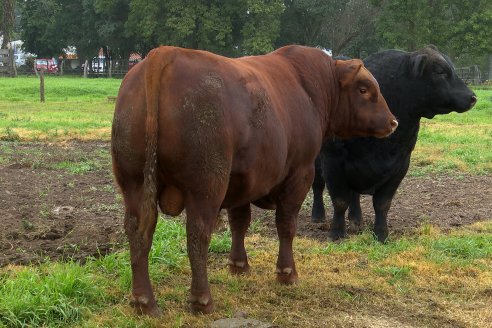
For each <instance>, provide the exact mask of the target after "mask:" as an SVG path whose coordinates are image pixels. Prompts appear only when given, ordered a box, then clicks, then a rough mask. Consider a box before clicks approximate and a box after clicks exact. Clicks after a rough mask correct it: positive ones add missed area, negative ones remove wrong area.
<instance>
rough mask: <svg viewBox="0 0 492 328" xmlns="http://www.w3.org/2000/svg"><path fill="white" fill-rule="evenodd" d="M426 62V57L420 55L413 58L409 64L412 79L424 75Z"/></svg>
mask: <svg viewBox="0 0 492 328" xmlns="http://www.w3.org/2000/svg"><path fill="white" fill-rule="evenodd" d="M426 62H427V55H424V54H420V55H416V56H413V57H412V59H411V61H410V63H411V72H412V76H413V77H414V78H419V77H421V76H422V74H423V73H424V68H425V65H426Z"/></svg>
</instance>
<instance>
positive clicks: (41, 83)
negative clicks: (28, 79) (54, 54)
mask: <svg viewBox="0 0 492 328" xmlns="http://www.w3.org/2000/svg"><path fill="white" fill-rule="evenodd" d="M39 97H40V100H41V102H42V103H44V69H42V68H41V69H40V70H39Z"/></svg>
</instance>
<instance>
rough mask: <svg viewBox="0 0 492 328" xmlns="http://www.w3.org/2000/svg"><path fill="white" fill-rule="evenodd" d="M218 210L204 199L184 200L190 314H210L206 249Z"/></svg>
mask: <svg viewBox="0 0 492 328" xmlns="http://www.w3.org/2000/svg"><path fill="white" fill-rule="evenodd" d="M219 210H220V201H215V202H214V201H213V200H210V199H207V198H206V197H194V196H193V195H188V196H187V197H186V236H187V246H188V257H189V259H190V266H191V295H190V299H189V302H190V304H191V311H192V312H193V313H210V312H212V311H213V309H214V306H213V301H212V295H211V293H210V286H209V283H208V276H207V258H208V247H209V244H210V238H211V234H212V230H213V229H214V227H215V223H216V220H217V216H218V214H219Z"/></svg>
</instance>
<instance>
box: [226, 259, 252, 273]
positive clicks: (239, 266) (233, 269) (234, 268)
mask: <svg viewBox="0 0 492 328" xmlns="http://www.w3.org/2000/svg"><path fill="white" fill-rule="evenodd" d="M229 272H230V273H231V274H235V275H238V274H243V273H248V272H249V264H248V261H247V260H246V261H233V260H229Z"/></svg>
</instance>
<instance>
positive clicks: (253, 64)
mask: <svg viewBox="0 0 492 328" xmlns="http://www.w3.org/2000/svg"><path fill="white" fill-rule="evenodd" d="M397 124H398V123H397V122H396V120H395V117H394V116H393V115H392V114H391V112H390V111H389V110H388V107H387V105H386V102H385V100H384V99H383V97H382V96H381V94H380V93H379V87H378V84H377V82H376V80H375V79H374V78H373V76H372V75H371V74H370V73H369V71H367V70H366V69H365V68H364V66H363V64H362V62H361V61H359V60H350V61H333V60H332V59H331V58H330V57H329V56H327V55H325V54H324V53H323V52H322V51H321V50H317V49H313V48H306V47H300V46H288V47H284V48H281V49H279V50H277V51H274V52H272V53H270V54H267V55H264V56H256V57H244V58H238V59H229V58H224V57H221V56H217V55H214V54H211V53H209V52H206V51H197V50H188V49H181V48H174V47H160V48H158V49H154V50H152V51H151V52H150V53H149V55H148V57H147V58H146V59H145V60H144V61H142V63H140V64H139V65H137V66H136V67H134V68H133V69H132V70H131V71H130V72H129V73H128V74H127V76H126V77H125V79H124V80H123V83H122V85H121V88H120V91H119V95H118V99H117V103H116V111H115V115H114V121H113V131H112V155H113V170H114V175H115V178H116V181H117V183H118V184H119V186H120V187H121V191H122V193H123V197H124V201H125V208H126V214H125V231H126V234H127V236H128V239H129V244H130V254H131V266H132V274H133V280H132V283H133V291H132V293H133V305H135V306H136V308H137V310H138V311H139V312H141V313H146V314H150V315H157V314H159V309H158V307H157V303H156V301H155V298H154V295H153V292H152V287H151V283H150V280H149V274H148V253H149V250H150V247H151V244H152V236H153V233H154V229H155V226H156V221H157V212H158V209H157V205H159V207H160V208H161V210H162V212H164V213H166V214H170V215H178V214H180V213H181V212H182V211H183V209H186V216H187V221H186V231H187V249H188V256H189V259H190V264H191V270H192V282H191V296H190V303H191V309H192V311H194V312H204V313H207V312H210V311H212V309H213V303H212V298H211V294H210V288H209V284H208V278H207V252H208V246H209V242H210V235H211V232H212V230H213V228H214V226H215V221H216V219H217V216H218V213H219V211H220V209H221V208H226V209H227V211H228V215H229V222H230V226H231V230H232V249H231V253H230V255H229V266H230V270H231V272H233V273H240V272H246V271H248V270H249V265H248V260H247V256H246V250H245V248H244V236H245V233H246V230H247V228H248V225H249V223H250V220H251V209H250V204H251V203H253V204H255V205H257V206H259V207H261V208H266V209H276V218H275V221H276V225H277V232H278V236H279V241H280V247H279V255H278V259H277V270H276V272H277V280H278V281H280V282H281V283H286V284H290V283H293V282H295V281H296V280H297V272H296V267H295V264H294V258H293V254H292V241H293V238H294V236H295V234H296V220H297V215H298V212H299V209H300V207H301V204H302V202H303V200H304V198H305V196H306V194H307V192H308V191H309V188H310V187H311V184H312V182H313V177H314V160H315V158H316V155H317V154H318V153H319V151H320V148H321V143H322V141H323V140H324V139H326V138H328V137H330V136H340V137H351V136H377V137H384V136H387V135H389V134H390V133H391V132H393V131H394V129H395V128H396V126H397Z"/></svg>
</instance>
